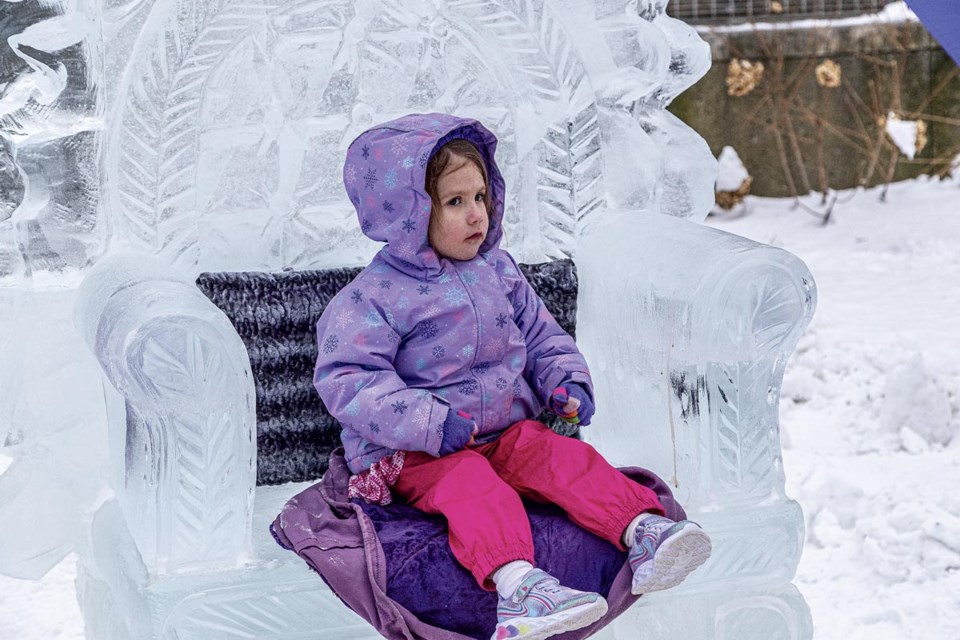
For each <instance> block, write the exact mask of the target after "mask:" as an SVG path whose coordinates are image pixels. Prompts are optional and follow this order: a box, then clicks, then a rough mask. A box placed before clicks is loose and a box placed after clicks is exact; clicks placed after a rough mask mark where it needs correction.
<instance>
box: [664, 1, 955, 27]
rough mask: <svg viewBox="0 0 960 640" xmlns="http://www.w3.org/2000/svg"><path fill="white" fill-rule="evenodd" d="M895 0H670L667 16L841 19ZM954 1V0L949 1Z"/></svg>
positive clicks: (691, 18)
mask: <svg viewBox="0 0 960 640" xmlns="http://www.w3.org/2000/svg"><path fill="white" fill-rule="evenodd" d="M895 1H896V0H670V4H668V5H667V13H668V14H670V15H671V16H673V17H675V18H680V19H681V20H685V21H687V22H693V23H717V22H744V21H748V20H750V19H753V18H762V19H763V20H778V19H779V20H784V19H795V18H842V17H847V16H857V15H862V14H866V13H876V12H877V11H880V10H881V9H883V8H884V7H885V6H886V5H888V4H892V3H893V2H895ZM948 1H953V0H948Z"/></svg>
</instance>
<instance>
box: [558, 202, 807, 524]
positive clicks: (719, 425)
mask: <svg viewBox="0 0 960 640" xmlns="http://www.w3.org/2000/svg"><path fill="white" fill-rule="evenodd" d="M596 220H597V221H596V223H594V224H593V225H592V226H590V227H589V228H588V229H587V230H586V231H585V234H584V238H583V242H582V244H581V249H580V251H579V252H578V254H577V257H576V262H577V268H578V272H579V275H580V295H579V300H578V309H579V310H578V318H577V328H578V329H577V330H578V342H579V343H580V345H581V348H582V349H583V351H584V353H585V354H586V356H587V358H588V360H589V362H590V365H591V371H592V373H593V377H594V381H595V383H596V386H597V415H596V418H595V419H594V425H595V427H593V428H589V429H587V430H585V432H584V435H585V437H586V438H587V439H588V440H589V441H590V442H592V443H594V444H595V445H596V446H597V447H598V448H600V449H601V450H602V451H603V452H604V453H605V454H606V455H607V456H608V457H609V458H610V459H611V460H612V461H613V462H615V463H617V464H640V465H642V466H647V467H648V468H651V469H653V470H654V471H657V472H658V473H659V474H661V475H662V476H663V477H664V478H665V479H668V480H669V481H670V483H671V485H672V486H673V487H674V488H675V491H676V493H677V495H678V498H679V499H680V500H681V501H682V502H683V503H684V504H685V505H686V506H687V507H688V508H690V509H691V510H693V511H696V512H703V511H713V510H717V509H721V508H724V507H736V506H742V507H746V506H750V505H757V504H773V503H776V502H778V501H780V500H784V499H785V497H784V491H783V485H784V476H783V470H782V464H781V449H780V435H779V414H778V407H777V405H778V401H779V396H780V385H781V382H782V379H783V369H784V366H785V364H786V361H787V359H788V358H789V356H790V354H791V353H793V350H794V349H795V347H796V344H797V340H798V339H799V336H800V334H801V332H802V331H803V329H804V328H805V327H806V326H807V324H808V323H809V322H810V319H811V317H812V315H813V311H814V307H815V305H816V288H815V285H814V282H813V278H812V276H811V275H810V272H809V271H808V270H807V268H806V266H805V265H804V264H803V262H802V261H801V260H800V259H799V258H797V257H796V256H794V255H792V254H790V253H788V252H786V251H783V250H781V249H777V248H775V247H771V246H767V245H762V244H759V243H756V242H753V241H751V240H747V239H746V238H742V237H739V236H735V235H732V234H729V233H725V232H722V231H719V230H716V229H711V228H709V227H705V226H702V225H698V224H696V223H692V222H688V221H685V220H680V219H676V218H672V217H669V216H662V215H657V214H642V213H637V212H624V211H606V212H604V214H603V215H601V216H597V218H596Z"/></svg>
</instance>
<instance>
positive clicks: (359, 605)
mask: <svg viewBox="0 0 960 640" xmlns="http://www.w3.org/2000/svg"><path fill="white" fill-rule="evenodd" d="M621 471H623V473H625V474H626V475H628V476H629V477H631V478H633V479H634V480H636V481H637V482H639V483H641V484H643V485H646V486H648V487H650V488H651V489H653V490H654V491H655V492H656V493H657V495H658V496H659V497H660V501H661V502H662V503H663V506H664V508H665V509H666V512H667V516H668V517H670V518H673V519H682V518H684V512H683V509H682V508H681V507H680V505H678V504H677V503H676V502H675V501H674V499H673V495H672V494H671V492H670V489H669V488H668V487H667V486H666V484H665V483H664V482H663V481H662V480H660V478H658V477H657V476H655V475H654V474H653V473H651V472H649V471H646V470H644V469H639V468H633V467H631V468H627V469H622V470H621ZM349 477H350V471H349V470H348V469H347V466H346V463H345V461H344V459H343V452H342V449H338V450H336V451H335V452H334V453H333V454H331V456H330V467H329V470H328V471H327V473H326V474H325V475H324V476H323V478H322V479H321V480H320V482H318V483H317V484H315V485H313V486H311V487H310V488H308V489H306V490H304V491H302V492H301V493H299V494H297V495H296V496H294V497H293V498H291V499H290V501H289V502H287V504H286V505H285V506H284V508H283V512H282V513H281V514H280V515H279V516H278V517H277V519H276V520H274V522H273V524H272V525H271V527H270V529H271V532H272V533H273V535H274V537H275V538H276V540H277V542H278V543H279V544H280V545H281V546H282V547H284V548H286V549H290V550H292V551H294V552H296V553H297V554H298V555H299V556H300V557H301V558H303V559H304V560H305V561H306V562H307V564H308V565H310V567H311V568H313V569H314V570H315V571H317V573H319V574H320V576H321V577H322V578H323V579H324V581H326V583H327V584H328V585H329V586H330V588H331V590H333V592H334V593H336V594H337V596H339V597H340V599H341V600H343V602H344V603H346V604H347V606H349V607H350V608H351V609H352V610H353V611H355V612H356V613H358V614H359V615H360V616H361V617H363V618H364V619H365V620H367V621H368V622H370V624H372V625H373V626H374V627H375V628H376V629H377V631H379V632H380V633H381V634H382V635H384V636H385V637H387V638H396V639H398V640H399V639H401V638H402V639H405V640H415V639H424V640H465V639H466V638H479V639H481V640H487V639H488V638H490V636H491V635H492V634H493V630H494V626H495V624H496V607H497V596H496V594H495V593H492V592H487V591H483V590H482V589H480V587H479V586H477V583H476V582H475V581H474V580H473V578H472V577H471V576H470V574H469V573H468V572H467V571H466V570H465V569H464V568H463V567H461V566H460V565H459V564H458V563H457V561H456V560H455V559H454V557H453V554H452V553H451V552H450V546H449V544H448V542H447V527H446V523H445V521H444V519H443V518H442V517H438V516H429V515H426V514H423V513H420V512H419V511H417V510H415V509H413V508H412V507H409V506H405V505H401V504H392V505H390V506H388V507H379V506H374V505H368V504H366V503H362V502H360V501H350V500H348V499H347V481H348V479H349ZM527 510H528V514H529V516H530V523H531V526H532V529H533V536H534V548H535V550H536V551H535V554H536V561H537V566H539V567H541V568H543V569H544V570H546V571H548V572H550V573H551V574H553V575H554V576H556V577H557V578H559V579H560V581H561V583H563V584H565V585H567V586H570V587H573V588H575V589H582V590H589V591H596V592H599V593H600V594H602V595H603V596H605V597H606V598H607V602H608V605H609V610H608V612H607V614H606V615H605V616H604V617H603V618H601V619H600V620H598V621H597V622H596V623H594V624H593V625H591V626H590V627H587V628H585V629H580V630H578V631H571V632H568V633H566V634H563V635H562V636H558V638H562V639H564V640H573V639H575V638H586V637H588V636H589V635H591V634H592V633H594V632H595V631H597V630H598V629H600V628H602V627H604V626H605V625H607V624H608V623H610V622H611V621H612V620H613V619H614V618H616V617H617V616H618V615H620V614H621V613H623V612H624V611H625V610H626V609H627V608H628V607H629V606H630V605H631V604H633V603H634V602H635V601H636V599H637V598H638V596H634V595H631V593H630V570H629V568H628V567H627V566H626V563H625V560H626V554H624V553H621V552H620V551H618V550H617V549H616V548H615V547H614V546H613V545H611V544H610V543H608V542H606V541H604V540H601V539H600V538H597V537H596V536H594V535H593V534H591V533H588V532H586V531H584V530H583V529H581V528H579V527H577V526H576V525H575V524H573V523H572V522H570V520H568V519H567V518H566V516H565V515H564V514H563V513H562V512H561V511H560V510H558V509H557V508H555V507H553V506H547V505H538V504H532V503H527Z"/></svg>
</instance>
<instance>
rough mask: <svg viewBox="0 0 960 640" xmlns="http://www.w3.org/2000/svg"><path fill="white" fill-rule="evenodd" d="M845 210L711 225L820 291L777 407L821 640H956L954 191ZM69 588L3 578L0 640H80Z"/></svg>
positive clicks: (60, 579) (902, 192)
mask: <svg viewBox="0 0 960 640" xmlns="http://www.w3.org/2000/svg"><path fill="white" fill-rule="evenodd" d="M848 197H849V198H851V199H850V200H849V201H847V202H844V203H843V204H838V205H837V207H836V209H835V210H834V213H833V216H832V219H831V222H830V224H829V225H827V226H822V225H820V223H819V221H818V220H817V219H815V218H813V217H812V216H810V215H808V214H807V213H805V212H804V211H803V210H800V209H797V208H795V207H794V206H793V205H792V203H791V201H789V200H775V199H761V198H748V199H747V202H746V211H747V214H746V215H743V216H741V217H738V218H735V219H731V218H721V219H710V221H709V224H710V225H712V226H715V227H717V228H719V229H723V230H725V231H729V232H732V233H737V234H740V235H744V236H747V237H750V238H753V239H755V240H758V241H761V242H765V243H769V244H773V245H777V246H780V247H783V248H785V249H787V250H789V251H791V252H793V253H795V254H797V255H799V256H800V257H801V258H802V259H803V260H804V261H805V262H806V263H807V265H808V266H809V267H810V269H811V271H812V272H813V274H814V277H815V278H816V281H817V286H818V292H819V305H818V309H817V313H816V316H815V317H814V320H813V323H812V324H811V326H810V329H809V330H808V331H807V333H806V335H805V336H804V337H803V338H802V339H801V341H800V344H799V347H798V350H797V353H796V354H795V355H794V356H793V358H792V359H791V361H790V363H789V365H788V367H787V371H786V375H785V377H784V385H783V395H782V400H781V419H782V433H783V443H784V465H785V468H786V472H787V490H788V492H789V493H790V495H792V496H793V497H795V498H797V499H798V500H799V501H800V503H801V504H802V505H803V508H804V512H805V514H806V519H807V542H806V546H805V548H804V554H803V559H802V561H801V563H800V568H799V571H798V576H797V584H798V585H799V587H800V590H801V591H802V592H803V594H804V596H805V597H806V598H807V601H808V602H809V604H810V607H811V609H812V611H813V616H814V623H815V626H816V635H815V637H816V639H817V640H868V639H869V640H895V639H896V640H902V639H908V640H909V639H918V640H919V639H923V640H955V639H956V638H960V493H958V492H957V491H956V489H955V486H956V484H957V481H958V479H960V437H957V433H958V432H960V335H958V332H960V322H958V318H960V206H958V204H957V203H958V201H960V181H950V182H937V181H933V180H926V179H922V180H916V181H910V182H906V183H901V184H896V185H892V186H891V187H890V190H889V193H888V194H887V201H886V203H881V202H880V201H879V190H878V189H873V190H867V191H859V192H855V193H848V194H843V199H846V198H848ZM807 202H808V203H809V204H813V203H814V200H813V199H810V200H808V201H807ZM6 462H8V461H4V460H2V459H0V470H2V469H3V468H4V466H5V463H6ZM75 573H76V561H75V559H74V557H73V556H70V557H68V559H67V560H66V561H64V563H62V564H61V565H60V566H58V567H57V568H56V569H55V570H54V571H53V572H51V574H49V575H48V576H47V577H46V578H45V579H43V580H42V581H39V582H36V583H32V582H24V581H19V580H14V579H11V578H5V577H2V576H0V638H4V639H5V638H17V639H18V640H81V639H82V638H83V626H82V621H81V619H80V615H79V611H78V607H77V604H76V599H75V595H74V587H73V578H74V576H75Z"/></svg>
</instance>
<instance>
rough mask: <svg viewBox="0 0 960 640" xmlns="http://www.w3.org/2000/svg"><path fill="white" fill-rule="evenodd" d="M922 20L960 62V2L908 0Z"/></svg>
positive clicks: (908, 3) (945, 48)
mask: <svg viewBox="0 0 960 640" xmlns="http://www.w3.org/2000/svg"><path fill="white" fill-rule="evenodd" d="M907 5H908V6H909V7H910V8H911V9H912V10H913V12H914V13H915V14H917V17H918V18H920V22H922V23H923V25H924V26H925V27H926V28H927V29H928V30H929V31H930V33H931V34H932V35H933V37H934V38H936V39H937V42H939V43H940V46H941V47H943V48H944V50H945V51H946V52H947V53H948V54H950V57H951V58H953V61H954V62H956V63H957V64H960V3H957V2H954V1H945V0H907Z"/></svg>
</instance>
